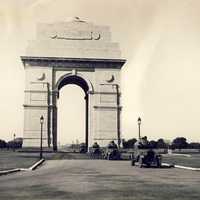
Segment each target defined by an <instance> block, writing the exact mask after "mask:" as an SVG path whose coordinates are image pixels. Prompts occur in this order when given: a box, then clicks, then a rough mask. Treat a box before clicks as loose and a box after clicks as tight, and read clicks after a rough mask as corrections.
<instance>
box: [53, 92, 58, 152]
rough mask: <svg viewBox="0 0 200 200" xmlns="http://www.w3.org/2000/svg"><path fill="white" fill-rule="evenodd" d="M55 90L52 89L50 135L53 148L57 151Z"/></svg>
mask: <svg viewBox="0 0 200 200" xmlns="http://www.w3.org/2000/svg"><path fill="white" fill-rule="evenodd" d="M57 94H58V92H57V91H55V90H54V91H52V136H53V150H54V151H57V149H58V147H57Z"/></svg>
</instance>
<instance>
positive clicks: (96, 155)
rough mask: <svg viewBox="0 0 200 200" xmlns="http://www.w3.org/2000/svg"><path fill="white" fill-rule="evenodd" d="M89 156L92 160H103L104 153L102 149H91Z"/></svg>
mask: <svg viewBox="0 0 200 200" xmlns="http://www.w3.org/2000/svg"><path fill="white" fill-rule="evenodd" d="M89 154H90V158H91V159H101V158H103V152H102V150H101V149H100V148H95V147H91V148H90V149H89Z"/></svg>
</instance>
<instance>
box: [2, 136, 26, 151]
mask: <svg viewBox="0 0 200 200" xmlns="http://www.w3.org/2000/svg"><path fill="white" fill-rule="evenodd" d="M22 143H23V139H22V138H15V139H14V140H10V141H8V142H6V141H5V140H2V139H0V148H1V149H11V148H15V149H19V148H22Z"/></svg>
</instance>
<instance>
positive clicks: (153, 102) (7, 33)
mask: <svg viewBox="0 0 200 200" xmlns="http://www.w3.org/2000/svg"><path fill="white" fill-rule="evenodd" d="M199 9H200V2H199V1H198V0H177V1H174V0H109V1H108V0H68V1H66V0H58V1H54V0H38V1H37V0H20V1H17V0H6V1H4V0H2V1H1V4H0V28H1V29H0V30H1V37H0V44H1V45H0V58H1V68H0V69H1V79H0V89H1V104H0V111H1V116H0V124H1V125H0V138H2V139H6V140H9V139H11V138H12V137H13V134H14V133H15V134H16V135H17V136H23V102H24V81H25V76H24V75H25V74H24V69H23V65H22V63H21V61H20V56H21V55H24V53H25V49H26V46H27V44H28V41H29V40H31V39H34V37H35V30H36V24H37V23H40V22H46V23H52V22H57V21H66V20H68V19H69V18H70V17H74V16H78V17H80V18H81V19H83V20H86V21H89V22H93V23H94V24H97V25H108V26H110V28H111V32H112V40H113V41H114V42H119V43H120V47H121V51H122V57H123V58H125V59H127V63H126V64H125V65H124V67H123V69H122V88H121V89H122V106H123V111H122V136H123V137H124V138H131V137H137V134H138V127H137V118H138V117H139V116H140V117H141V119H142V125H141V134H142V135H147V136H148V137H149V138H150V139H158V138H165V139H173V138H175V137H177V136H184V137H186V138H187V139H188V140H189V141H199V142H200V137H199V135H200V118H199V116H200V106H199V102H200V93H199V90H200V78H199V74H200V56H199V52H200V45H199V44H200V38H199V35H200V26H199V24H200V14H199ZM66 88H67V87H66ZM64 93H65V95H63V97H62V100H61V101H60V104H59V106H60V107H62V111H60V112H61V113H60V119H61V120H60V122H59V123H60V127H61V129H62V133H61V134H60V136H59V137H60V140H62V141H65V140H66V141H68V142H69V141H71V140H74V141H75V139H79V140H81V139H80V137H82V138H84V132H83V131H82V129H83V128H84V124H83V123H84V122H83V118H84V109H83V108H84V101H83V100H82V98H81V97H82V96H83V94H82V91H81V90H79V88H78V89H77V88H75V87H71V88H70V87H69V88H67V89H65V91H64V90H63V94H64ZM70 98H71V99H70ZM80 99H81V100H80ZM72 103H73V104H74V105H77V106H76V108H75V107H73V106H71V104H72ZM65 113H67V114H65ZM73 113H76V114H73ZM78 113H79V114H78ZM69 115H70V116H71V121H67V116H69ZM73 115H74V116H73ZM77 116H78V117H77ZM75 120H76V121H77V123H76V124H74V123H73V121H75ZM66 124H67V126H66ZM65 132H67V133H66V134H65Z"/></svg>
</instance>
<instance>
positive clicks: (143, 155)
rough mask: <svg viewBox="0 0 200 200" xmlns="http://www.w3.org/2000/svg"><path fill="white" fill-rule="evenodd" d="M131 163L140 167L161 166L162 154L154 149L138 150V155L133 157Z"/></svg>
mask: <svg viewBox="0 0 200 200" xmlns="http://www.w3.org/2000/svg"><path fill="white" fill-rule="evenodd" d="M131 164H132V165H133V166H134V165H135V164H137V165H138V166H139V167H161V165H162V156H161V155H160V154H157V153H156V152H155V151H154V150H152V149H142V150H138V152H136V156H133V157H132V159H131Z"/></svg>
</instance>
